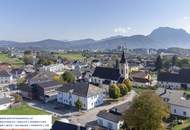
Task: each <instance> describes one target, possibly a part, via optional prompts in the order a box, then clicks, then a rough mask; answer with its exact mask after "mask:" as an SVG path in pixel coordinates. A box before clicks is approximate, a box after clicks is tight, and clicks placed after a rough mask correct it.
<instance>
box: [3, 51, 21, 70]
mask: <svg viewBox="0 0 190 130" xmlns="http://www.w3.org/2000/svg"><path fill="white" fill-rule="evenodd" d="M0 62H1V63H9V64H11V65H12V66H13V67H16V66H22V65H23V64H24V62H23V61H22V60H20V59H18V58H11V57H9V56H8V54H5V53H0Z"/></svg>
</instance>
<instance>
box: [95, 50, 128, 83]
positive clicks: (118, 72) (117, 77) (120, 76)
mask: <svg viewBox="0 0 190 130" xmlns="http://www.w3.org/2000/svg"><path fill="white" fill-rule="evenodd" d="M128 78H129V66H128V63H127V60H126V57H125V54H124V52H123V54H122V57H121V60H120V63H119V68H108V67H96V68H95V71H94V73H93V74H92V78H91V82H92V83H94V84H99V85H102V84H107V85H110V84H113V83H118V82H122V81H123V80H124V79H128Z"/></svg>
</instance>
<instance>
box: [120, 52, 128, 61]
mask: <svg viewBox="0 0 190 130" xmlns="http://www.w3.org/2000/svg"><path fill="white" fill-rule="evenodd" d="M126 62H127V60H126V57H125V52H124V51H123V53H122V56H121V60H120V63H123V64H124V63H126Z"/></svg>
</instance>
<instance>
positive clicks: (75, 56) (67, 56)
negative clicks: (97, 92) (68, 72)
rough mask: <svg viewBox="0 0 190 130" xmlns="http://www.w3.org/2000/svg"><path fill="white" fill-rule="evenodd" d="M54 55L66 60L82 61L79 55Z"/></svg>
mask: <svg viewBox="0 0 190 130" xmlns="http://www.w3.org/2000/svg"><path fill="white" fill-rule="evenodd" d="M56 55H57V56H60V57H62V58H67V59H68V60H82V59H83V58H84V57H83V56H82V54H81V53H57V54H56Z"/></svg>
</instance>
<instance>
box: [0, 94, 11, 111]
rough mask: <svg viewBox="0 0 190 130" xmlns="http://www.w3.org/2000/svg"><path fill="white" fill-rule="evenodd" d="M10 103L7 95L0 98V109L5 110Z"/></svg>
mask: <svg viewBox="0 0 190 130" xmlns="http://www.w3.org/2000/svg"><path fill="white" fill-rule="evenodd" d="M10 105H11V100H10V99H9V98H7V97H4V98H0V110H5V109H7V108H9V106H10Z"/></svg>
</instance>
